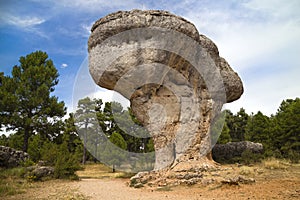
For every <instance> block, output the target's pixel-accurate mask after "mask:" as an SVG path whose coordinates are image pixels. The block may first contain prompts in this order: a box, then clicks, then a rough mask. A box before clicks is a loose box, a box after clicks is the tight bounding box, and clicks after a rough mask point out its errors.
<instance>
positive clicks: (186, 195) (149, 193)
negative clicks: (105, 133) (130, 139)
mask: <svg viewBox="0 0 300 200" xmlns="http://www.w3.org/2000/svg"><path fill="white" fill-rule="evenodd" d="M78 186H79V191H80V192H81V193H82V194H84V195H85V196H86V197H89V198H88V199H92V200H93V199H95V200H97V199H111V200H118V199H120V200H121V199H123V200H132V199H135V200H138V199H141V200H156V199H160V200H165V199H168V200H170V199H186V200H198V199H299V198H300V180H272V181H265V182H259V183H255V184H251V185H240V186H228V185H224V186H220V185H217V186H216V185H215V186H207V187H203V186H199V185H196V186H193V187H183V186H181V187H176V188H171V190H170V191H157V190H156V189H151V188H141V189H134V188H129V187H128V186H127V185H126V181H125V180H97V179H84V180H82V181H80V182H78Z"/></svg>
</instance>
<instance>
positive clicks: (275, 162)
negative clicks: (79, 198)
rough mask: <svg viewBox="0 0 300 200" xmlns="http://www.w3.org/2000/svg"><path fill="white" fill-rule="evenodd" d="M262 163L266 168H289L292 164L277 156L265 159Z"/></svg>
mask: <svg viewBox="0 0 300 200" xmlns="http://www.w3.org/2000/svg"><path fill="white" fill-rule="evenodd" d="M262 164H263V166H264V167H265V168H266V169H287V168H288V167H290V166H291V163H290V162H289V161H287V160H279V159H276V158H268V159H265V160H263V161H262Z"/></svg>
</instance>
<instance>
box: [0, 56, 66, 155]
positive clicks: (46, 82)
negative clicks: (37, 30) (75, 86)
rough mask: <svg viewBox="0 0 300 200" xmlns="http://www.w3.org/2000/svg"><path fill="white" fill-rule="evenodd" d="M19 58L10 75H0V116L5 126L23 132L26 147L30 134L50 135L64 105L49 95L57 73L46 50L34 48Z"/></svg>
mask: <svg viewBox="0 0 300 200" xmlns="http://www.w3.org/2000/svg"><path fill="white" fill-rule="evenodd" d="M19 62H20V65H19V66H14V67H13V70H12V77H10V76H4V75H3V73H2V74H1V75H0V79H1V80H0V85H1V87H0V97H1V99H0V116H1V117H0V119H1V125H2V126H5V127H6V129H8V130H15V131H17V132H18V133H20V134H22V135H23V151H27V149H28V140H29V137H30V136H31V135H33V134H35V133H39V132H40V133H42V134H44V135H45V136H51V135H54V134H55V133H57V132H59V131H60V128H61V126H60V120H61V117H63V116H64V115H65V111H66V108H65V105H64V102H59V101H58V98H57V97H56V96H51V93H52V92H53V91H54V87H55V86H56V85H57V84H58V76H59V74H58V72H57V69H56V68H55V66H54V65H53V62H52V60H50V59H48V55H47V53H45V52H42V51H36V52H33V53H31V54H29V55H27V56H25V57H20V60H19ZM50 119H51V120H50Z"/></svg>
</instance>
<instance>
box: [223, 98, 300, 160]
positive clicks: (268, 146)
mask: <svg viewBox="0 0 300 200" xmlns="http://www.w3.org/2000/svg"><path fill="white" fill-rule="evenodd" d="M245 140H248V141H252V142H259V143H262V144H263V146H264V156H265V157H276V158H285V159H289V160H291V161H292V162H299V159H300V99H299V98H296V99H287V100H284V101H282V103H281V105H280V106H279V108H278V110H277V112H276V114H275V115H271V116H266V115H264V114H263V113H262V112H260V111H259V112H257V113H256V114H254V113H251V114H247V113H246V111H245V109H243V108H241V109H240V110H239V111H238V112H237V113H236V114H233V113H232V112H231V111H230V110H226V119H225V124H224V127H223V130H222V133H221V135H220V137H219V140H218V143H221V144H224V143H227V142H238V141H245Z"/></svg>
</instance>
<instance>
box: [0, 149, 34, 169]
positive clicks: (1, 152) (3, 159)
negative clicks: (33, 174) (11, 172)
mask: <svg viewBox="0 0 300 200" xmlns="http://www.w3.org/2000/svg"><path fill="white" fill-rule="evenodd" d="M28 158H29V155H28V154H27V153H26V152H23V151H17V150H15V149H13V148H10V147H5V146H0V167H5V168H9V167H16V166H18V165H20V164H21V163H22V162H24V161H25V160H26V159H28Z"/></svg>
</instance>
